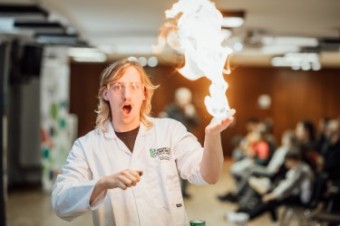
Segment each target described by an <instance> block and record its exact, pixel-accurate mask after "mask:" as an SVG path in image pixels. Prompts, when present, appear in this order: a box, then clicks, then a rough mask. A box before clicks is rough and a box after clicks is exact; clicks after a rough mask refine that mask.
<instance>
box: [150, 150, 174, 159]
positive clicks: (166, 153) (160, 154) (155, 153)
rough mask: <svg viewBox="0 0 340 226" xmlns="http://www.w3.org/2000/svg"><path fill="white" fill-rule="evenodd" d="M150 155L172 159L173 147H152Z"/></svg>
mask: <svg viewBox="0 0 340 226" xmlns="http://www.w3.org/2000/svg"><path fill="white" fill-rule="evenodd" d="M149 152H150V157H152V158H157V157H158V158H159V160H170V159H171V149H170V148H168V147H164V148H157V149H156V148H150V150H149Z"/></svg>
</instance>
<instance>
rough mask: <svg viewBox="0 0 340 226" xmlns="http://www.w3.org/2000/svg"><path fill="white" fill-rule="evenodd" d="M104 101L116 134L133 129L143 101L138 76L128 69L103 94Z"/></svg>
mask: <svg viewBox="0 0 340 226" xmlns="http://www.w3.org/2000/svg"><path fill="white" fill-rule="evenodd" d="M104 99H107V100H108V101H109V102H110V107H111V113H112V122H113V127H114V129H115V130H116V131H117V132H126V131H130V130H132V129H135V128H137V127H138V126H139V123H140V110H141V106H142V103H143V101H144V100H145V92H144V85H143V84H142V82H141V78H140V74H139V72H138V71H137V69H135V68H134V67H129V68H127V70H126V71H125V73H124V74H123V76H122V77H121V78H120V79H118V80H117V81H116V82H115V83H112V84H110V85H109V88H108V89H107V91H106V92H104Z"/></svg>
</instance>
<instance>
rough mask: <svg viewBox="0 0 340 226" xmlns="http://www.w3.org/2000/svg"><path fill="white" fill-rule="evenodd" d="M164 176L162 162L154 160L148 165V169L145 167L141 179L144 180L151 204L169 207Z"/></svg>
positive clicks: (145, 190) (145, 191)
mask: <svg viewBox="0 0 340 226" xmlns="http://www.w3.org/2000/svg"><path fill="white" fill-rule="evenodd" d="M164 176H165V175H163V173H162V170H161V165H160V162H159V161H154V162H152V163H150V164H149V165H148V167H147V169H145V171H144V174H143V176H142V180H141V181H143V188H144V189H143V190H144V195H145V198H146V199H147V201H148V202H150V204H152V205H154V206H157V207H161V208H166V207H167V202H166V200H167V198H166V185H165V178H164Z"/></svg>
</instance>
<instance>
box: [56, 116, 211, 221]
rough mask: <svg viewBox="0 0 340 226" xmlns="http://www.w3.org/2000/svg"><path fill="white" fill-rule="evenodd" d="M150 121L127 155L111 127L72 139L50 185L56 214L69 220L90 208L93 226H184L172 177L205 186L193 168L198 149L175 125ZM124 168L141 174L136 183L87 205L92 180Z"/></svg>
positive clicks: (198, 158)
mask: <svg viewBox="0 0 340 226" xmlns="http://www.w3.org/2000/svg"><path fill="white" fill-rule="evenodd" d="M150 120H151V121H152V122H153V127H152V128H150V129H147V128H146V127H145V126H144V125H143V124H142V123H141V125H140V130H139V132H138V135H137V138H136V142H135V146H134V150H133V152H132V153H131V152H130V151H129V150H128V148H127V147H126V145H125V144H124V143H123V142H122V141H121V140H120V139H119V138H118V137H117V136H116V134H115V132H114V130H113V128H112V125H111V123H108V124H109V125H108V127H109V131H108V132H106V133H103V132H102V131H99V130H93V131H91V132H90V133H88V134H87V135H85V136H83V137H81V138H79V139H77V140H76V141H75V143H74V145H73V147H72V150H71V151H70V153H69V155H68V157H67V161H66V164H65V166H64V167H63V169H62V173H61V174H60V175H59V176H58V177H57V179H56V182H55V185H54V187H53V192H52V205H53V208H54V209H55V211H56V213H57V215H58V216H60V217H61V218H63V219H66V220H72V219H73V218H75V217H77V216H79V215H81V214H83V213H84V212H86V211H88V210H92V211H93V222H94V225H95V226H114V225H117V226H154V225H155V226H156V225H162V226H184V225H186V226H187V225H189V221H188V219H187V216H186V212H185V209H184V203H183V198H182V194H181V189H180V181H179V178H178V173H179V174H180V176H181V177H182V178H184V179H188V180H189V181H190V182H191V183H194V184H206V182H205V181H204V180H203V178H202V176H201V174H200V169H199V165H200V162H201V159H202V155H203V148H202V146H201V145H200V143H199V142H198V141H197V139H196V137H195V136H193V135H192V134H191V133H189V132H187V130H186V128H185V127H184V126H183V125H182V124H181V123H179V122H178V121H175V120H173V119H165V118H163V119H155V118H150ZM127 168H130V169H139V170H142V171H143V176H142V177H141V181H140V182H139V183H138V184H137V185H136V186H135V187H131V188H128V189H127V190H122V189H119V188H116V189H111V190H109V191H108V192H107V193H106V194H103V197H101V198H100V199H99V200H97V201H96V203H94V204H93V205H92V206H89V199H90V196H91V193H92V190H93V188H94V185H95V183H96V181H97V180H98V179H99V178H100V177H102V176H105V175H110V174H114V173H117V172H119V171H121V170H124V169H127Z"/></svg>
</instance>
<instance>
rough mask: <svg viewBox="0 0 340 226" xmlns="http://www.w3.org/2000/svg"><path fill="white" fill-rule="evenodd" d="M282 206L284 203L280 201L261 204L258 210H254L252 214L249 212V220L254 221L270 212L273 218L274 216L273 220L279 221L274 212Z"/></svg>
mask: <svg viewBox="0 0 340 226" xmlns="http://www.w3.org/2000/svg"><path fill="white" fill-rule="evenodd" d="M281 204H282V201H278V200H273V201H269V202H265V203H261V204H259V205H258V206H257V207H256V208H254V209H252V210H251V211H250V212H248V214H249V219H254V218H256V217H258V216H260V215H262V214H263V213H265V212H267V211H269V212H270V213H271V214H272V216H273V215H274V218H273V219H274V220H277V217H276V214H274V211H275V210H276V208H277V207H278V206H280V205H281Z"/></svg>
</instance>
